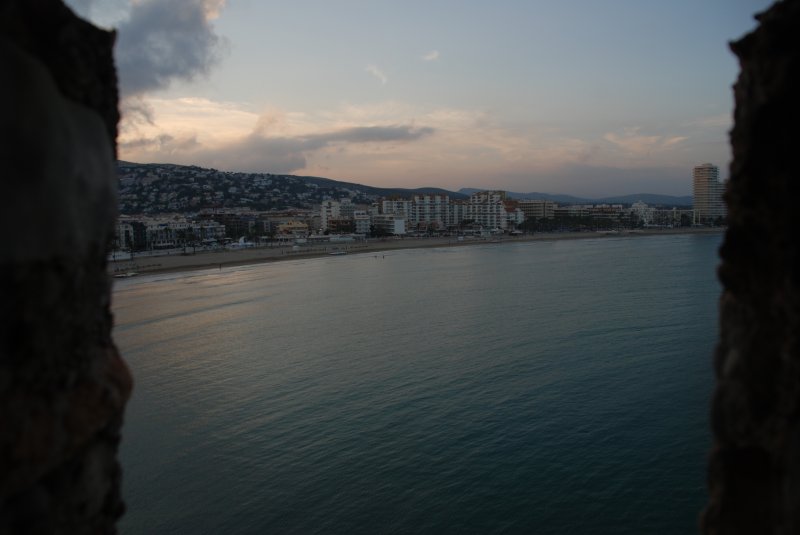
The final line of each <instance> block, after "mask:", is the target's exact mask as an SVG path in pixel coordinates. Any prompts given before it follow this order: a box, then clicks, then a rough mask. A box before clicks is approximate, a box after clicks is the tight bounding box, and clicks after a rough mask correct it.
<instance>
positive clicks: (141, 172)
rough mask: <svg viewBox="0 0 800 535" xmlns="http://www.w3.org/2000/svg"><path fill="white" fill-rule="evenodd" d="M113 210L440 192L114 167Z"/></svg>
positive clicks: (295, 203)
mask: <svg viewBox="0 0 800 535" xmlns="http://www.w3.org/2000/svg"><path fill="white" fill-rule="evenodd" d="M117 173H118V176H119V208H120V212H121V213H123V214H138V213H160V212H191V211H196V210H201V209H204V208H238V207H250V208H253V209H254V210H272V209H274V210H285V209H289V208H305V209H310V208H312V207H313V206H314V205H318V204H320V203H321V202H322V201H324V200H326V199H336V200H338V199H340V198H343V197H349V198H351V199H352V200H353V202H355V203H363V204H369V203H372V202H374V201H376V200H378V199H379V198H381V197H389V196H393V195H397V196H402V197H410V196H411V195H414V194H421V193H428V194H430V193H439V194H445V195H449V196H450V197H451V198H454V199H461V198H465V195H463V194H460V193H457V192H452V191H447V190H444V189H441V188H418V189H404V188H376V187H372V186H365V185H362V184H354V183H350V182H339V181H336V180H331V179H329V178H321V177H310V176H294V175H273V174H268V173H233V172H227V171H218V170H216V169H206V168H203V167H197V166H186V165H175V164H156V163H148V164H139V163H131V162H124V161H119V162H117Z"/></svg>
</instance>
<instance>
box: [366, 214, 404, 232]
mask: <svg viewBox="0 0 800 535" xmlns="http://www.w3.org/2000/svg"><path fill="white" fill-rule="evenodd" d="M372 224H373V225H375V228H376V229H379V230H382V231H384V232H386V233H387V234H393V235H395V236H402V235H403V234H405V233H406V220H405V219H403V218H402V217H400V216H397V215H394V214H378V215H375V216H372Z"/></svg>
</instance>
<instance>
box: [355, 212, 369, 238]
mask: <svg viewBox="0 0 800 535" xmlns="http://www.w3.org/2000/svg"><path fill="white" fill-rule="evenodd" d="M371 224H372V219H371V218H370V216H369V214H368V213H367V211H366V210H355V211H354V212H353V231H354V232H355V233H356V234H363V235H367V234H369V227H370V225H371Z"/></svg>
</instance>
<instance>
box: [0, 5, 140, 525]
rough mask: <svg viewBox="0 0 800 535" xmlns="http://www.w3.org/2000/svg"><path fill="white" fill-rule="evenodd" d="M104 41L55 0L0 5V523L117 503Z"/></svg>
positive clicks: (126, 382) (87, 515) (122, 376)
mask: <svg viewBox="0 0 800 535" xmlns="http://www.w3.org/2000/svg"><path fill="white" fill-rule="evenodd" d="M113 43H114V34H113V33H109V32H105V31H102V30H99V29H97V28H95V27H93V26H91V25H89V24H88V23H86V22H84V21H82V20H80V19H77V18H76V17H74V16H73V15H72V13H71V12H70V11H69V10H68V9H67V8H66V7H64V6H63V4H61V3H60V2H59V1H58V0H3V1H1V2H0V62H1V64H2V71H3V74H2V79H3V81H2V83H0V106H1V107H2V112H0V117H2V129H0V165H2V167H3V169H2V173H1V174H0V180H1V181H2V191H3V193H4V197H5V200H6V202H5V203H4V206H3V209H2V210H0V214H1V215H0V244H2V245H1V246H0V296H2V299H0V533H106V532H114V531H115V524H116V521H117V519H118V518H119V517H120V516H121V514H122V512H123V510H124V508H123V504H122V499H121V497H120V469H119V465H118V463H117V459H116V455H117V445H118V443H119V433H120V427H121V421H122V413H123V408H124V405H125V402H126V401H127V399H128V396H129V395H130V390H131V378H130V374H129V372H128V370H127V368H126V366H125V364H124V363H123V361H122V360H121V359H120V357H119V355H118V353H117V350H116V348H115V346H114V344H113V342H112V340H111V314H110V310H109V299H110V280H109V277H108V275H107V274H106V261H105V258H106V249H107V244H108V243H109V239H110V236H111V233H112V232H113V224H114V220H115V217H116V212H115V207H116V191H115V187H116V186H115V184H116V178H115V174H114V173H115V171H114V159H115V138H116V129H117V121H118V113H117V89H116V74H115V71H114V66H113V60H112V47H113Z"/></svg>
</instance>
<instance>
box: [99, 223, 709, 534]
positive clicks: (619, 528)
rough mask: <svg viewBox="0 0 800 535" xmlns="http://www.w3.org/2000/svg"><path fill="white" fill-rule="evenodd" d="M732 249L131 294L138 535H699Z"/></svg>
mask: <svg viewBox="0 0 800 535" xmlns="http://www.w3.org/2000/svg"><path fill="white" fill-rule="evenodd" d="M721 240H722V236H721V235H719V234H715V235H707V234H703V235H698V234H681V235H657V236H640V237H603V238H587V239H565V240H555V241H533V242H518V243H487V244H485V245H477V246H469V247H442V248H428V249H407V250H397V251H390V252H383V253H363V254H350V255H342V256H329V257H325V258H316V259H306V260H295V261H284V262H275V263H269V264H259V265H252V266H241V267H234V268H223V269H214V270H207V271H191V272H185V273H172V274H161V275H149V276H140V277H134V278H130V279H126V280H122V281H119V282H116V283H115V289H114V293H113V311H114V315H115V328H114V336H115V339H116V342H117V344H118V346H119V348H120V350H121V352H122V354H123V356H124V357H125V359H126V360H127V362H128V364H129V366H130V368H131V370H132V372H133V375H134V379H135V387H134V388H135V389H134V392H133V397H132V399H131V401H130V403H129V405H128V407H127V411H126V416H125V425H124V428H123V439H122V443H121V449H120V456H121V462H122V467H123V494H124V499H125V501H126V503H127V512H126V514H125V516H124V517H123V519H122V521H121V523H120V526H119V527H120V531H121V533H123V534H159V533H169V534H175V533H191V534H197V533H224V534H228V535H230V534H235V533H259V534H261V533H264V534H269V533H278V534H283V533H287V534H315V533H319V534H336V533H345V534H361V533H363V534H382V533H436V534H448V533H453V534H456V533H457V534H465V533H480V534H483V533H534V534H551V533H552V534H572V533H575V534H636V535H642V534H659V535H665V534H681V535H683V534H689V533H696V532H697V526H698V515H699V513H700V512H701V510H702V508H703V506H704V504H705V502H706V458H707V454H708V451H709V448H710V443H711V437H710V431H709V402H710V396H711V391H712V388H713V372H712V353H713V350H714V345H715V340H716V337H717V333H718V325H717V321H718V311H717V304H718V298H719V294H720V286H719V284H718V282H717V279H716V275H715V269H716V265H717V263H718V248H719V246H720V244H721Z"/></svg>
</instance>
